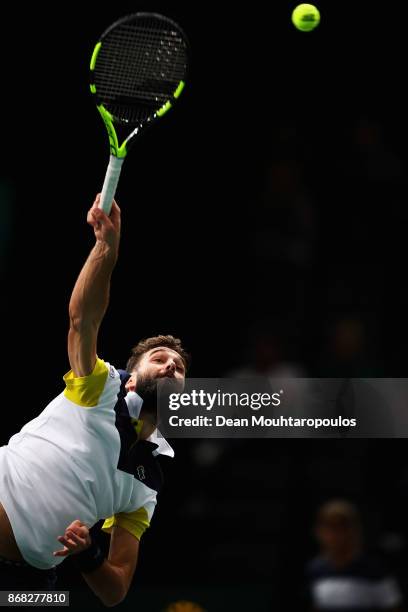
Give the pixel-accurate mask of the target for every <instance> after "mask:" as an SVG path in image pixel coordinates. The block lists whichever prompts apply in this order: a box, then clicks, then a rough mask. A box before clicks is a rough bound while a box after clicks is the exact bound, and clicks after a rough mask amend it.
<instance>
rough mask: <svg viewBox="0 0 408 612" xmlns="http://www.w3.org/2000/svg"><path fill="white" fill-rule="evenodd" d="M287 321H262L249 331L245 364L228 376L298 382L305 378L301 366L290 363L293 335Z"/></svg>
mask: <svg viewBox="0 0 408 612" xmlns="http://www.w3.org/2000/svg"><path fill="white" fill-rule="evenodd" d="M289 327H290V326H289V324H288V322H287V321H284V320H280V319H274V320H273V319H270V318H269V319H263V320H259V321H256V322H255V323H254V324H253V325H252V326H251V328H250V329H249V330H248V337H247V345H246V347H245V355H244V359H245V362H244V363H243V364H242V366H239V367H238V368H237V369H235V370H234V371H232V372H230V373H229V374H228V376H231V377H237V378H252V377H257V376H264V377H267V378H274V379H275V378H280V379H285V378H301V377H302V376H305V373H304V370H303V368H302V366H301V365H299V364H298V363H296V362H295V360H294V359H293V349H292V346H293V343H294V340H295V339H294V338H293V333H292V332H291V331H289Z"/></svg>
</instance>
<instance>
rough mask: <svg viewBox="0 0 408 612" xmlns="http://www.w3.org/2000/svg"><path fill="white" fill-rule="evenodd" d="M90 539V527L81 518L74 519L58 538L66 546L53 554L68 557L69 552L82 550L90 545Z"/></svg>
mask: <svg viewBox="0 0 408 612" xmlns="http://www.w3.org/2000/svg"><path fill="white" fill-rule="evenodd" d="M88 539H89V529H88V527H87V526H86V525H85V524H84V523H82V522H81V521H79V520H76V521H73V522H72V523H71V525H69V527H67V529H66V530H65V534H64V535H63V536H58V538H57V540H58V541H59V542H60V543H61V544H63V546H64V548H63V549H61V550H56V551H55V552H54V553H53V555H54V556H55V557H66V556H67V555H68V554H74V553H78V552H81V551H82V550H84V549H85V548H87V547H88V546H89V542H88Z"/></svg>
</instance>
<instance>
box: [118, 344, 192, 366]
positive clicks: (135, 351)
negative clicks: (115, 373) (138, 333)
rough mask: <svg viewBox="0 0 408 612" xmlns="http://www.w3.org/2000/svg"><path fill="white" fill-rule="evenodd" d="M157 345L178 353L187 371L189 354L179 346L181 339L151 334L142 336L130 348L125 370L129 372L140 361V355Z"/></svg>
mask: <svg viewBox="0 0 408 612" xmlns="http://www.w3.org/2000/svg"><path fill="white" fill-rule="evenodd" d="M158 346H165V347H166V348H169V349H172V350H173V351H175V352H176V353H178V354H179V355H180V357H181V359H182V360H183V363H184V367H185V369H186V371H187V369H188V367H189V365H190V360H191V358H190V355H189V354H188V353H187V352H186V351H185V350H184V348H183V347H182V346H181V340H180V339H179V338H175V337H174V336H163V335H159V336H153V337H152V338H144V339H143V340H140V342H138V343H137V344H136V346H134V347H133V348H132V354H131V356H130V357H129V359H128V362H127V364H126V370H127V371H128V372H129V373H131V372H133V370H134V369H135V367H136V366H137V364H138V362H139V361H140V359H141V357H142V355H144V354H145V353H147V351H150V350H151V349H154V348H157V347H158Z"/></svg>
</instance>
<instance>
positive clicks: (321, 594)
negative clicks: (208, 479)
mask: <svg viewBox="0 0 408 612" xmlns="http://www.w3.org/2000/svg"><path fill="white" fill-rule="evenodd" d="M315 533H316V538H317V540H318V543H319V546H320V554H319V556H318V557H316V558H315V559H313V560H312V561H311V562H310V563H309V564H308V566H307V570H306V575H307V582H308V595H309V600H310V603H311V609H312V610H314V611H319V612H326V611H327V612H328V611H329V610H337V611H338V612H341V611H342V610H347V612H356V611H357V610H364V611H366V612H375V611H377V610H390V611H391V610H393V611H394V612H397V610H398V611H399V612H400V611H401V610H402V608H401V603H402V596H401V593H400V590H399V587H398V585H397V582H396V580H395V579H394V577H393V576H392V575H391V574H390V573H389V571H387V569H386V568H385V567H384V564H383V562H382V561H381V560H380V559H379V558H377V557H375V556H374V555H371V554H368V553H367V552H365V551H364V546H363V541H362V527H361V519H360V515H359V512H358V511H357V509H356V508H355V507H354V506H353V505H352V504H351V503H349V502H348V501H345V500H332V501H329V502H327V503H326V504H324V505H323V506H322V507H321V508H320V510H319V511H318V515H317V522H316V531H315Z"/></svg>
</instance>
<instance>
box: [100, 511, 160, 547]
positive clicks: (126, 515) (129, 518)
mask: <svg viewBox="0 0 408 612" xmlns="http://www.w3.org/2000/svg"><path fill="white" fill-rule="evenodd" d="M115 525H119V527H122V528H123V529H126V531H128V532H129V533H131V534H132V535H133V536H135V538H137V539H138V540H140V538H141V537H142V535H143V534H144V532H145V531H146V529H147V528H148V527H149V525H150V522H149V517H148V515H147V511H146V509H145V508H139V510H135V511H134V512H119V513H118V514H115V515H114V516H111V517H109V518H107V519H106V520H105V522H104V524H103V525H102V530H103V531H106V532H107V533H111V531H112V528H113V527H115Z"/></svg>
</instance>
